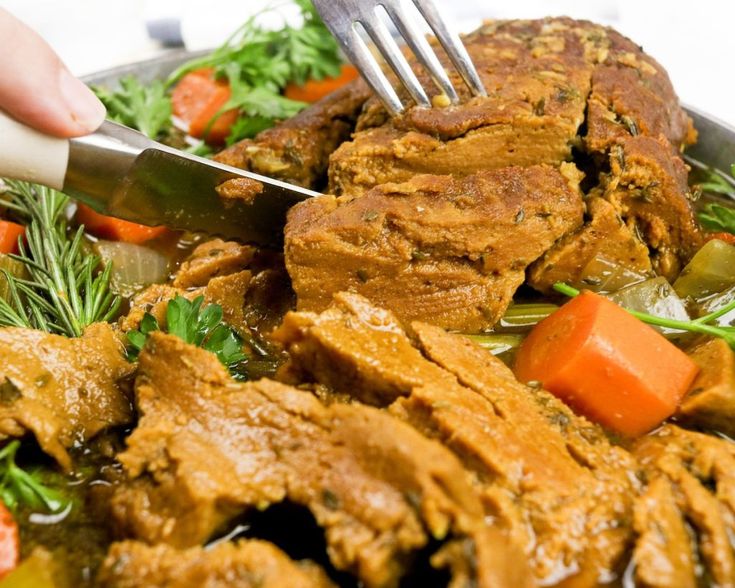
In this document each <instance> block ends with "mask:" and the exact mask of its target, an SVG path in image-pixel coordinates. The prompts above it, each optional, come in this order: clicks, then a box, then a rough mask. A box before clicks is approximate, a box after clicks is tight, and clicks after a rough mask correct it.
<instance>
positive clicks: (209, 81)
mask: <svg viewBox="0 0 735 588" xmlns="http://www.w3.org/2000/svg"><path fill="white" fill-rule="evenodd" d="M230 95H231V92H230V85H229V83H228V82H227V80H226V79H217V78H215V76H214V70H213V69H211V68H204V69H197V70H194V71H191V72H189V73H188V74H186V75H185V76H184V77H183V78H181V81H179V83H178V84H177V85H176V87H175V88H174V91H173V93H172V95H171V104H172V108H173V113H174V115H175V116H177V117H178V118H179V119H181V120H182V121H183V122H184V123H185V124H186V125H188V132H189V134H190V135H191V136H192V137H196V138H197V139H205V140H206V141H207V143H211V144H215V145H219V144H222V143H224V141H225V138H226V137H227V135H229V134H230V129H231V128H232V125H234V124H235V121H236V120H237V116H238V110H237V109H236V108H233V109H230V110H227V111H225V112H223V113H222V114H221V115H219V116H217V118H216V119H215V120H214V121H212V119H214V118H215V116H216V115H217V113H218V112H219V110H220V109H221V108H222V106H224V104H225V103H226V102H227V101H228V100H229V99H230Z"/></svg>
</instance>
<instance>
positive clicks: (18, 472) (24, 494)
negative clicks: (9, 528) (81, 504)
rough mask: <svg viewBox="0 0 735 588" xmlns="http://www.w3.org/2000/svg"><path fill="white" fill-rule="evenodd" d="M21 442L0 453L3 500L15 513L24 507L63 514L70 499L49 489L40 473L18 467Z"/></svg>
mask: <svg viewBox="0 0 735 588" xmlns="http://www.w3.org/2000/svg"><path fill="white" fill-rule="evenodd" d="M19 447H20V441H18V440H15V441H11V442H10V443H8V444H7V445H6V446H5V447H3V448H2V449H0V500H2V501H3V502H4V503H5V506H7V507H8V508H9V509H11V510H14V509H15V508H17V507H18V506H19V505H20V504H23V505H25V506H29V507H31V508H45V509H46V510H48V511H50V512H59V511H61V510H63V509H64V508H66V506H67V505H68V504H69V499H68V498H67V497H66V496H65V495H64V493H63V492H62V491H60V490H57V489H54V488H51V487H49V486H47V485H45V484H44V483H43V481H42V479H41V475H40V473H39V472H27V471H26V470H24V469H23V468H21V467H20V466H18V464H16V463H15V455H16V453H17V452H18V448H19Z"/></svg>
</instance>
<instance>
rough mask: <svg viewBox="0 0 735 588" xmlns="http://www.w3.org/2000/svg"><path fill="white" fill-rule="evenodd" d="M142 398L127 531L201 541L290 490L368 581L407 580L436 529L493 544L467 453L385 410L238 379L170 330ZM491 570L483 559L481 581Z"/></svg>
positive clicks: (142, 376)
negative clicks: (456, 452)
mask: <svg viewBox="0 0 735 588" xmlns="http://www.w3.org/2000/svg"><path fill="white" fill-rule="evenodd" d="M136 399H137V406H138V408H139V411H140V413H141V415H142V416H141V419H140V423H139V425H138V427H137V428H136V429H135V431H134V432H133V434H132V435H131V436H130V437H129V439H128V449H127V451H125V452H124V453H122V454H121V455H120V456H119V460H120V462H121V463H122V464H123V466H124V468H125V471H126V473H127V477H128V481H127V483H125V484H123V485H122V486H121V487H120V488H119V489H118V490H117V492H116V494H115V497H114V499H113V502H112V510H113V513H114V518H115V520H116V522H117V524H118V526H119V527H120V529H121V531H123V532H124V533H125V534H126V535H128V536H131V537H135V538H139V539H142V540H144V541H147V542H166V543H169V544H171V545H174V546H178V547H186V546H192V545H196V544H199V543H201V542H203V541H205V540H206V539H207V538H208V537H210V535H212V533H213V532H215V531H216V530H217V529H218V528H220V527H221V526H222V525H223V524H225V523H226V522H227V521H228V520H230V519H232V518H233V517H234V516H236V515H238V514H241V513H243V512H247V511H248V510H250V509H254V508H258V509H263V508H266V507H267V506H268V505H269V504H272V503H277V502H281V501H283V500H289V501H291V502H293V503H296V504H299V505H303V506H305V507H307V508H308V509H309V510H310V511H311V512H312V513H313V515H314V517H315V519H316V521H317V523H318V524H319V525H321V526H322V527H323V528H324V529H325V536H326V540H327V544H328V546H329V550H328V551H329V556H330V559H331V561H332V563H333V564H334V565H335V566H336V567H337V568H338V569H342V570H349V571H352V572H353V573H355V574H356V575H357V576H358V578H359V579H360V580H361V581H362V582H363V583H364V584H365V585H366V586H395V585H396V584H397V582H398V581H399V579H400V577H401V576H402V575H403V573H404V572H405V569H406V566H407V563H408V561H409V560H410V556H411V555H412V554H413V553H415V552H416V551H417V550H419V549H421V548H423V547H424V546H426V545H427V543H428V542H429V540H430V539H432V538H433V539H436V540H439V541H441V540H442V539H446V538H452V539H457V540H463V539H465V538H467V539H469V540H470V541H471V542H474V544H475V545H476V547H475V549H476V550H478V551H480V550H481V549H482V546H480V545H478V544H477V543H478V538H479V537H485V534H486V533H487V532H488V531H487V529H486V528H485V526H484V521H483V518H482V508H481V505H480V503H479V501H478V498H477V497H476V496H475V494H474V493H473V491H472V489H471V487H470V486H469V484H468V482H467V478H466V473H465V471H464V470H463V469H462V467H461V466H460V464H459V462H458V461H457V460H456V458H455V457H454V456H453V455H452V454H451V453H450V452H449V451H448V450H447V449H445V448H444V447H442V446H441V445H440V444H438V443H436V442H434V441H430V440H428V439H426V438H424V437H423V436H421V435H420V434H419V433H417V432H416V431H414V430H413V429H412V428H411V427H409V426H407V425H406V424H404V423H402V422H401V421H399V420H397V419H395V418H393V417H391V416H390V415H387V414H385V413H383V412H381V411H379V410H376V409H372V408H368V407H363V406H357V405H341V404H333V405H331V406H329V407H325V406H324V405H322V404H321V403H320V402H319V401H318V400H317V399H316V398H315V397H314V396H312V395H311V394H309V393H307V392H303V391H300V390H296V389H294V388H290V387H287V386H284V385H282V384H278V383H276V382H271V381H268V380H260V381H258V382H254V383H246V384H237V383H235V382H233V381H232V380H231V379H230V378H229V376H228V375H227V373H226V372H225V370H224V368H223V367H222V366H221V365H220V363H219V362H218V361H217V359H216V357H215V356H214V355H212V354H209V353H208V352H206V351H204V350H201V349H197V348H194V347H192V346H188V345H186V344H184V343H183V342H182V341H181V340H179V339H177V338H175V337H172V336H169V335H165V334H161V333H154V334H153V335H152V336H151V338H150V339H149V343H148V345H147V346H146V348H145V350H144V351H143V353H141V357H140V367H139V375H138V379H137V382H136ZM496 543H498V542H496ZM501 545H502V544H501ZM505 548H506V549H507V550H508V551H507V552H506V553H505V555H504V557H507V558H511V559H512V554H511V552H510V550H511V547H510V546H505ZM465 557H475V556H474V552H473V550H470V551H469V552H467V553H466V555H465ZM476 559H477V560H478V561H481V560H482V561H485V559H487V558H480V557H477V558H476ZM470 565H471V564H470ZM518 565H519V566H520V569H523V564H522V562H519V563H518ZM461 567H462V566H458V565H457V564H454V565H452V566H450V568H451V569H460V568H461ZM465 567H466V566H465ZM488 578H495V579H496V578H497V575H496V574H495V573H494V572H493V571H492V570H485V569H477V568H475V572H474V578H473V579H474V581H476V582H477V583H478V585H482V586H487V585H490V584H489V582H490V580H489V579H488ZM495 585H498V586H502V585H510V584H508V583H507V582H501V583H497V584H495Z"/></svg>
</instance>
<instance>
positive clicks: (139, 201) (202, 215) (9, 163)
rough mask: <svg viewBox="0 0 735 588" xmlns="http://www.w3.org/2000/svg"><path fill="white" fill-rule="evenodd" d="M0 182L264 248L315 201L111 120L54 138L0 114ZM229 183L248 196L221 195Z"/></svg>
mask: <svg viewBox="0 0 735 588" xmlns="http://www.w3.org/2000/svg"><path fill="white" fill-rule="evenodd" d="M0 177H6V178H12V179H16V180H26V181H29V182H34V183H38V184H43V185H45V186H48V187H49V188H54V189H56V190H61V191H62V192H64V193H65V194H68V195H69V196H71V197H72V198H75V199H77V200H79V201H81V202H84V203H85V204H88V205H89V206H91V207H92V208H94V209H95V210H96V211H98V212H100V213H102V214H106V215H109V216H114V217H117V218H121V219H125V220H129V221H134V222H137V223H142V224H144V225H151V226H156V225H165V226H167V227H171V228H174V229H186V230H189V231H196V232H203V233H208V234H210V235H217V236H222V237H225V238H229V239H238V240H241V241H245V242H249V243H255V244H257V245H264V246H278V245H279V244H280V243H282V240H283V228H284V226H285V224H286V213H287V212H288V210H289V208H291V207H292V206H293V205H294V204H296V203H298V202H301V201H302V200H305V199H307V198H311V197H313V196H319V194H318V193H317V192H313V191H312V190H307V189H305V188H301V187H299V186H294V185H292V184H288V183H286V182H281V181H279V180H275V179H273V178H268V177H265V176H261V175H259V174H254V173H251V172H247V171H244V170H241V169H237V168H235V167H231V166H229V165H223V164H221V163H217V162H215V161H211V160H209V159H204V158H202V157H197V156H196V155H192V154H190V153H185V152H183V151H179V150H178V149H173V148H171V147H168V146H167V145H163V144H161V143H157V142H156V141H152V140H151V139H149V138H148V137H146V136H145V135H143V134H142V133H139V132H137V131H134V130H133V129H130V128H128V127H126V126H123V125H120V124H118V123H114V122H111V121H105V122H104V123H102V126H101V127H100V128H99V129H98V130H97V131H96V132H94V133H92V134H91V135H87V136H84V137H79V138H75V139H59V138H55V137H49V136H47V135H44V134H42V133H40V132H38V131H36V130H34V129H31V128H30V127H27V126H25V125H23V124H21V123H19V122H18V121H16V120H14V119H12V118H10V117H9V116H7V115H6V114H4V113H3V112H1V111H0ZM234 178H246V179H247V180H250V181H251V182H249V184H250V185H251V187H254V189H253V190H252V192H254V193H253V194H251V196H250V197H248V198H242V199H241V198H223V197H221V196H220V194H219V193H218V192H217V190H216V188H217V186H219V185H221V184H222V183H223V182H225V181H227V180H231V179H234ZM252 182H257V184H255V183H252Z"/></svg>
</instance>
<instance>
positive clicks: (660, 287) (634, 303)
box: [609, 277, 691, 334]
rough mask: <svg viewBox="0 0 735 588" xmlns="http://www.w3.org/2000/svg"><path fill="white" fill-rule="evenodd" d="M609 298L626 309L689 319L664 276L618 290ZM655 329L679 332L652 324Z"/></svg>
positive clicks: (671, 317)
mask: <svg viewBox="0 0 735 588" xmlns="http://www.w3.org/2000/svg"><path fill="white" fill-rule="evenodd" d="M609 298H610V300H612V301H613V302H615V303H616V304H618V305H619V306H622V307H623V308H625V309H627V310H636V311H638V312H645V313H647V314H651V315H653V316H658V317H661V318H667V319H673V320H677V321H682V322H687V321H689V320H691V319H690V317H689V312H688V311H687V308H686V305H685V304H684V301H683V300H682V299H681V298H679V296H678V294H677V293H676V291H675V290H674V288H673V287H672V286H671V284H669V282H668V281H667V280H666V278H664V277H658V278H653V279H651V280H646V281H645V282H640V283H638V284H633V285H631V286H627V287H625V288H623V289H622V290H618V291H617V292H615V293H614V294H612V295H611V296H610V297H609ZM652 328H654V329H656V330H657V331H659V332H661V333H664V334H670V333H681V332H682V331H680V330H678V329H671V328H668V327H658V326H653V327H652Z"/></svg>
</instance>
